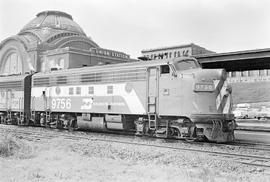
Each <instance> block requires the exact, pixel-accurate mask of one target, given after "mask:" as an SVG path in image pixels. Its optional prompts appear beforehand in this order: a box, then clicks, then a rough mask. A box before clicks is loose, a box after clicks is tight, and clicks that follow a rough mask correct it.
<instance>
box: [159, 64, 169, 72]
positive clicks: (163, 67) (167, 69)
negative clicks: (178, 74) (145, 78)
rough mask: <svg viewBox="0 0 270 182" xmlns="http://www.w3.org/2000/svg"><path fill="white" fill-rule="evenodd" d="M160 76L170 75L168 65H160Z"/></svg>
mask: <svg viewBox="0 0 270 182" xmlns="http://www.w3.org/2000/svg"><path fill="white" fill-rule="evenodd" d="M160 69H161V74H168V73H170V67H169V65H161V67H160Z"/></svg>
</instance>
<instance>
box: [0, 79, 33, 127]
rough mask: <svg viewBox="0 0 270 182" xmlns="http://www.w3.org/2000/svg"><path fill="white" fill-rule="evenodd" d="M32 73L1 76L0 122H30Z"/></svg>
mask: <svg viewBox="0 0 270 182" xmlns="http://www.w3.org/2000/svg"><path fill="white" fill-rule="evenodd" d="M30 98H31V75H17V76H16V75H13V76H1V77H0V122H1V123H6V124H20V125H22V124H28V123H25V121H28V120H29V118H30Z"/></svg>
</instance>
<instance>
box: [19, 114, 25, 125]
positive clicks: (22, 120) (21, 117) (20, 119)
mask: <svg viewBox="0 0 270 182" xmlns="http://www.w3.org/2000/svg"><path fill="white" fill-rule="evenodd" d="M23 124H24V112H20V118H19V122H18V125H23Z"/></svg>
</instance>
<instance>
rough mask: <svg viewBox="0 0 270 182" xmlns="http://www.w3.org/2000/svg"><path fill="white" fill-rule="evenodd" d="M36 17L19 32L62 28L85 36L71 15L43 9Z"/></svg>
mask: <svg viewBox="0 0 270 182" xmlns="http://www.w3.org/2000/svg"><path fill="white" fill-rule="evenodd" d="M36 16H37V17H36V18H34V19H33V20H32V21H30V22H29V23H28V24H26V25H25V26H24V27H23V29H22V30H21V31H20V33H19V34H23V33H24V32H27V31H33V30H34V31H38V30H42V29H43V30H44V29H53V30H60V31H61V30H63V31H65V32H66V31H68V32H72V33H76V34H79V35H81V36H86V35H85V33H84V32H83V30H82V28H81V27H80V26H79V25H78V24H77V23H76V22H74V21H73V19H72V16H71V15H69V14H67V13H64V12H61V11H43V12H40V13H38V14H37V15H36Z"/></svg>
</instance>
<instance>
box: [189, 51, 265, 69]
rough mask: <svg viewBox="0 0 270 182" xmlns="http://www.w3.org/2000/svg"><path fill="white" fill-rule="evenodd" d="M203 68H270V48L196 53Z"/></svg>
mask: <svg viewBox="0 0 270 182" xmlns="http://www.w3.org/2000/svg"><path fill="white" fill-rule="evenodd" d="M194 57H195V58H197V59H198V60H199V61H200V62H201V64H202V66H203V68H224V69H226V71H247V70H262V69H270V48H266V49H254V50H245V51H236V52H226V53H210V54H202V55H197V56H196V55H195V56H194Z"/></svg>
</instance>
